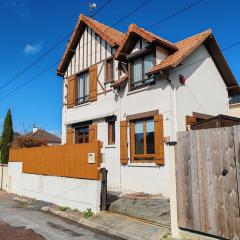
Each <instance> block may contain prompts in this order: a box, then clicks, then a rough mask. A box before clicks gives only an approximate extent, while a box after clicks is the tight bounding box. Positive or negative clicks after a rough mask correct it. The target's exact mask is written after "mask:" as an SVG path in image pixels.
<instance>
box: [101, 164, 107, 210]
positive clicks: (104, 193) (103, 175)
mask: <svg viewBox="0 0 240 240" xmlns="http://www.w3.org/2000/svg"><path fill="white" fill-rule="evenodd" d="M100 173H101V206H100V210H101V211H106V210H107V173H108V170H107V169H106V168H101V169H100Z"/></svg>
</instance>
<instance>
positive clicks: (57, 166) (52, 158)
mask: <svg viewBox="0 0 240 240" xmlns="http://www.w3.org/2000/svg"><path fill="white" fill-rule="evenodd" d="M100 147H101V146H100V142H99V141H96V142H92V143H86V144H66V145H60V146H47V147H34V148H19V149H11V150H10V155H9V161H12V162H23V169H22V170H23V173H31V174H40V175H48V176H61V177H72V178H83V179H94V180H100V170H99V168H100ZM88 153H95V163H88Z"/></svg>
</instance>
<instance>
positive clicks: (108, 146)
mask: <svg viewBox="0 0 240 240" xmlns="http://www.w3.org/2000/svg"><path fill="white" fill-rule="evenodd" d="M116 147H117V146H116V145H115V144H113V145H106V146H105V148H116Z"/></svg>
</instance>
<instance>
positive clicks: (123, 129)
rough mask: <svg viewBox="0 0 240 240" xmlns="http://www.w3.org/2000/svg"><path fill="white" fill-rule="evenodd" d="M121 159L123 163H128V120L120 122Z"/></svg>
mask: <svg viewBox="0 0 240 240" xmlns="http://www.w3.org/2000/svg"><path fill="white" fill-rule="evenodd" d="M120 160H121V163H122V164H128V146H127V121H126V120H124V121H121V122H120Z"/></svg>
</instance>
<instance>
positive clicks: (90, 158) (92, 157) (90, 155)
mask: <svg viewBox="0 0 240 240" xmlns="http://www.w3.org/2000/svg"><path fill="white" fill-rule="evenodd" d="M88 163H90V164H94V163H95V153H88Z"/></svg>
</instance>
